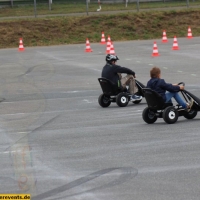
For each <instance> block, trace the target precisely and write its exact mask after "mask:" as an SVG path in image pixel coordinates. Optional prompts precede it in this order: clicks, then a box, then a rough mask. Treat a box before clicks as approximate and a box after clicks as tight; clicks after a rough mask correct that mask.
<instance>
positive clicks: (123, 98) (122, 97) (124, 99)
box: [116, 92, 128, 107]
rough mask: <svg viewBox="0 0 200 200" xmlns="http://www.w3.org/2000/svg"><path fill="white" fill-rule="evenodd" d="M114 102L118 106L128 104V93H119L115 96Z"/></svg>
mask: <svg viewBox="0 0 200 200" xmlns="http://www.w3.org/2000/svg"><path fill="white" fill-rule="evenodd" d="M116 103H117V105H118V106H119V107H125V106H127V105H128V95H127V94H126V93H124V92H122V93H119V94H118V95H117V97H116Z"/></svg>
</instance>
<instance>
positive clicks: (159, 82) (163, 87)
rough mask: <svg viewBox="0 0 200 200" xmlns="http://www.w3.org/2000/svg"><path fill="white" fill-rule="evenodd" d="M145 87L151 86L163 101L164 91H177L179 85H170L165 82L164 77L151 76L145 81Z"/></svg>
mask: <svg viewBox="0 0 200 200" xmlns="http://www.w3.org/2000/svg"><path fill="white" fill-rule="evenodd" d="M147 88H151V89H152V90H154V91H156V92H157V93H159V94H160V95H161V96H162V98H163V99H164V101H166V97H165V92H166V91H169V92H179V91H180V87H179V86H175V85H172V84H171V83H166V82H165V80H164V79H159V78H151V79H150V80H149V81H148V83H147Z"/></svg>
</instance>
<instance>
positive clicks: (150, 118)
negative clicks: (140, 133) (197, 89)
mask: <svg viewBox="0 0 200 200" xmlns="http://www.w3.org/2000/svg"><path fill="white" fill-rule="evenodd" d="M180 84H182V85H185V83H183V82H181V83H179V84H178V85H180ZM142 91H143V94H144V97H145V99H146V102H147V105H148V107H146V108H145V109H144V110H143V113H142V117H143V120H144V121H145V122H146V123H147V124H153V123H154V122H155V121H156V120H157V118H163V119H164V121H165V122H166V123H168V124H173V123H175V122H176V121H177V120H178V117H180V116H184V117H185V118H186V119H193V118H195V117H196V115H197V112H198V111H200V99H199V98H198V97H196V96H195V95H194V94H192V93H190V92H188V91H187V90H181V93H182V96H183V97H184V99H185V101H186V102H188V101H189V100H190V99H191V98H193V99H194V103H193V106H192V108H191V110H190V111H189V112H188V111H187V110H185V109H183V108H181V106H180V105H176V106H174V105H173V104H172V103H165V102H164V100H163V98H162V97H161V96H160V95H159V94H158V93H157V92H155V91H153V90H151V89H150V88H143V89H142Z"/></svg>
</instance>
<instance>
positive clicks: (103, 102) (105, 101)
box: [98, 94, 111, 108]
mask: <svg viewBox="0 0 200 200" xmlns="http://www.w3.org/2000/svg"><path fill="white" fill-rule="evenodd" d="M98 102H99V105H100V106H101V107H103V108H106V107H108V106H109V105H110V104H111V101H110V97H109V96H106V95H105V94H101V95H100V96H99V98H98Z"/></svg>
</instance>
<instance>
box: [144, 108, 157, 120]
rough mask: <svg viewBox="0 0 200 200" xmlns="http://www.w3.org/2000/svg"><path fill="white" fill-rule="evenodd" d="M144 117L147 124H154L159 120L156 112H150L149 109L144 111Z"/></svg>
mask: <svg viewBox="0 0 200 200" xmlns="http://www.w3.org/2000/svg"><path fill="white" fill-rule="evenodd" d="M142 117H143V120H144V121H145V122H146V123H147V124H153V123H154V122H155V121H156V120H157V116H156V115H155V112H154V111H152V110H150V109H149V108H148V107H146V108H145V109H144V110H143V112H142Z"/></svg>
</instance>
